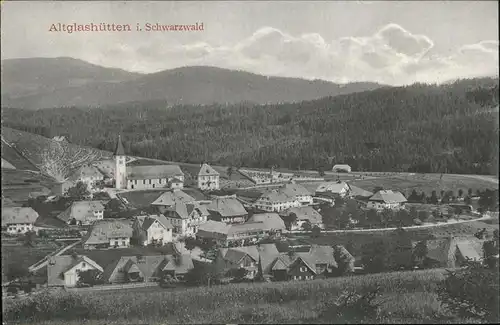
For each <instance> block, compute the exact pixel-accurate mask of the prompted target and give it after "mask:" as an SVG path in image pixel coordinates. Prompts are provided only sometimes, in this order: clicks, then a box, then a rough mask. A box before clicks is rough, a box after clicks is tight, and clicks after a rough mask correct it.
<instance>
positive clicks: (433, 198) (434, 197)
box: [429, 191, 439, 204]
mask: <svg viewBox="0 0 500 325" xmlns="http://www.w3.org/2000/svg"><path fill="white" fill-rule="evenodd" d="M429 203H430V204H438V203H439V199H438V197H437V192H436V191H432V193H431V197H430V198H429Z"/></svg>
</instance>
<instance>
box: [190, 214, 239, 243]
mask: <svg viewBox="0 0 500 325" xmlns="http://www.w3.org/2000/svg"><path fill="white" fill-rule="evenodd" d="M230 228H231V225H229V224H227V223H225V222H220V221H214V220H208V221H207V222H205V223H203V224H201V225H200V227H199V228H198V231H197V232H196V238H198V239H199V240H202V241H206V242H215V243H217V244H219V245H222V246H224V245H226V244H227V237H228V233H229V229H230Z"/></svg>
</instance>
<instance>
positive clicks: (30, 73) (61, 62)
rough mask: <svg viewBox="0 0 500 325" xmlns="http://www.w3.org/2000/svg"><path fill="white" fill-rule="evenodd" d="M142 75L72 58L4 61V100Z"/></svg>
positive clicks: (119, 80) (118, 80) (113, 81)
mask: <svg viewBox="0 0 500 325" xmlns="http://www.w3.org/2000/svg"><path fill="white" fill-rule="evenodd" d="M139 76H141V74H138V73H133V72H128V71H124V70H121V69H112V68H104V67H101V66H98V65H94V64H91V63H88V62H85V61H82V60H77V59H73V58H68V57H60V58H29V59H7V60H2V99H3V98H4V95H5V96H6V97H5V98H6V99H7V98H11V99H14V98H19V97H26V96H30V95H37V94H40V93H47V94H49V93H51V92H53V91H58V90H60V89H65V88H68V87H77V86H83V85H88V84H92V83H108V82H109V83H115V82H121V81H125V80H130V79H134V78H137V77H139Z"/></svg>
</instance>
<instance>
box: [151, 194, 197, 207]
mask: <svg viewBox="0 0 500 325" xmlns="http://www.w3.org/2000/svg"><path fill="white" fill-rule="evenodd" d="M193 202H196V199H195V198H194V197H192V196H191V195H189V194H187V193H186V192H184V191H182V190H180V189H173V190H171V191H167V192H164V193H162V194H161V195H160V196H159V197H158V198H157V199H156V200H154V201H153V202H152V203H151V205H152V206H155V207H156V208H157V209H158V211H159V213H165V212H166V211H167V208H170V207H172V206H174V205H175V204H176V203H185V204H187V203H193Z"/></svg>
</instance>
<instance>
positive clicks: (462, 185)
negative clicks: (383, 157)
mask: <svg viewBox="0 0 500 325" xmlns="http://www.w3.org/2000/svg"><path fill="white" fill-rule="evenodd" d="M440 177H441V175H440V174H415V175H411V174H403V175H393V176H387V177H386V176H381V177H374V178H371V179H361V180H359V179H358V180H353V181H351V182H350V184H352V185H355V186H358V187H361V188H362V189H365V190H367V191H373V189H374V188H375V187H377V186H380V187H383V188H384V189H392V190H398V191H401V192H402V193H403V194H405V195H407V194H408V193H409V192H411V191H413V190H416V191H417V192H425V193H426V194H427V195H430V194H431V193H432V191H437V192H438V194H439V192H440V191H441V190H444V191H448V190H452V191H454V192H455V193H456V192H457V191H458V190H459V189H462V190H463V191H464V193H467V190H468V189H469V188H471V189H472V190H473V191H474V192H476V190H485V189H498V180H496V182H495V179H494V178H493V177H488V176H482V175H478V176H476V175H453V174H444V175H443V178H442V179H440Z"/></svg>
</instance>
